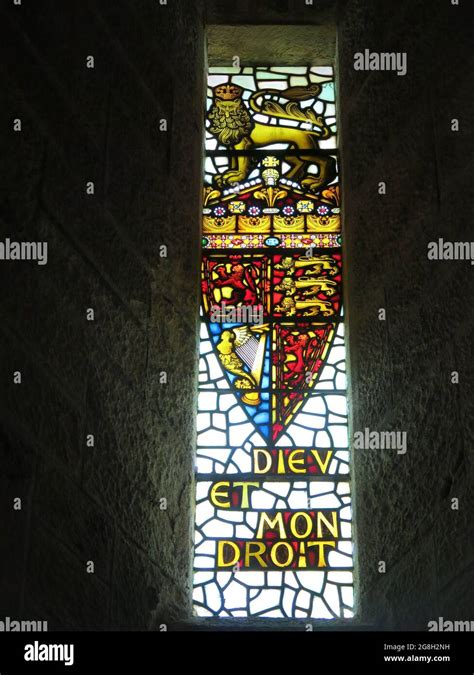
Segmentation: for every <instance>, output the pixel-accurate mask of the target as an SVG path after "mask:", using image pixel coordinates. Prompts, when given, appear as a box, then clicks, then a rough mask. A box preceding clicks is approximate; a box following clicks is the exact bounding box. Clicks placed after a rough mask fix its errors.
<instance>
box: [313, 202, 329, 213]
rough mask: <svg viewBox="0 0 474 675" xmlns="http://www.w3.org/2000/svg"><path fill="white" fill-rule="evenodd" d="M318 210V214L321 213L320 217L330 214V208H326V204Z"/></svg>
mask: <svg viewBox="0 0 474 675" xmlns="http://www.w3.org/2000/svg"><path fill="white" fill-rule="evenodd" d="M316 210H317V212H318V213H319V215H320V216H327V215H328V213H329V209H328V207H327V206H324V204H321V205H320V206H318V208H317V209H316Z"/></svg>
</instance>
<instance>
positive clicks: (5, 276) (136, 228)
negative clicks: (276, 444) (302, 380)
mask: <svg viewBox="0 0 474 675" xmlns="http://www.w3.org/2000/svg"><path fill="white" fill-rule="evenodd" d="M205 4H206V6H205V7H203V8H202V7H201V3H200V2H198V1H197V0H193V2H189V1H187V0H186V1H185V0H168V3H167V5H162V4H161V3H160V2H159V1H158V0H133V1H132V0H114V2H108V1H107V0H69V1H68V3H59V2H57V1H56V2H55V1H54V0H36V2H35V3H34V5H32V4H31V3H25V2H23V3H22V5H20V6H18V5H14V4H13V2H7V3H5V4H4V6H3V8H2V10H1V14H0V16H1V21H2V24H3V25H5V26H6V27H7V40H6V42H5V43H4V44H3V45H2V47H3V48H4V49H6V50H7V51H6V55H5V57H4V58H2V59H1V61H0V64H1V65H0V69H1V71H2V76H3V77H4V79H5V81H6V83H7V102H6V104H4V105H3V113H4V114H3V123H2V128H3V129H4V130H5V129H6V130H7V131H8V133H6V134H4V136H5V137H6V146H5V149H4V151H3V152H2V153H1V157H2V161H3V164H2V166H3V171H2V193H1V202H0V227H1V236H0V240H4V239H5V238H6V237H10V239H12V240H13V239H17V240H30V241H42V240H46V241H47V242H48V246H49V250H48V254H49V259H48V264H47V265H45V266H38V265H36V264H35V263H33V262H30V263H27V262H1V264H0V275H1V279H2V293H1V295H0V309H1V316H2V319H3V321H2V324H1V327H0V335H1V340H0V344H1V352H2V359H1V368H2V378H1V387H2V393H1V397H2V403H1V445H0V451H1V456H0V466H1V473H0V500H1V506H0V508H1V513H2V525H3V527H2V531H1V535H0V615H3V616H11V617H15V618H29V619H33V618H39V619H43V620H48V621H49V624H50V628H52V629H54V628H63V629H99V630H100V629H145V628H156V627H157V626H158V625H159V624H160V623H168V624H172V623H174V622H180V621H182V620H183V619H186V618H187V617H189V614H190V564H191V562H190V561H191V555H190V554H191V548H190V545H191V530H192V521H193V515H192V501H193V495H192V464H193V452H194V431H193V430H194V410H195V389H196V367H197V359H196V356H197V316H198V309H197V308H198V263H199V212H200V208H199V206H200V184H201V154H202V110H203V73H204V58H203V57H204V21H207V22H208V23H211V24H222V23H226V24H232V23H240V24H242V23H244V24H245V23H252V22H255V23H260V24H262V23H266V24H278V25H280V26H284V25H286V24H305V25H311V24H314V25H315V27H317V26H318V24H323V25H325V26H327V25H328V23H330V22H331V21H333V17H334V3H332V2H330V1H325V2H323V1H322V0H319V1H318V0H314V4H313V6H307V5H305V3H304V1H303V0H298V1H297V0H292V1H291V2H284V1H283V0H282V1H281V2H280V1H279V2H275V1H273V2H271V1H270V0H259V1H258V2H255V1H254V0H253V1H252V2H244V0H242V2H239V3H231V2H230V1H229V2H227V1H226V2H224V1H223V0H219V1H218V0H215V1H214V2H210V1H208V2H206V3H205ZM66 8H67V9H66ZM466 12H467V2H464V3H463V0H461V6H458V7H456V6H452V5H451V3H450V1H449V0H430V1H428V0H399V1H397V2H395V1H393V2H392V1H390V2H389V1H388V0H385V2H383V3H381V2H376V1H375V0H346V1H345V2H340V3H339V6H338V7H337V15H336V16H337V25H338V51H339V82H340V114H341V115H340V118H341V130H342V139H343V148H342V150H343V162H342V170H343V186H344V214H345V241H346V270H347V282H348V283H347V289H346V299H347V308H348V314H349V340H350V342H349V345H350V361H351V392H352V398H351V409H352V420H353V428H354V430H357V429H363V428H365V427H369V428H370V429H374V430H390V429H394V430H402V431H407V433H408V452H407V453H406V455H397V454H396V452H394V451H373V450H372V451H370V450H368V451H356V452H355V455H354V471H355V485H356V491H355V495H356V524H357V544H358V560H359V597H360V612H359V616H358V619H357V621H356V622H355V624H354V625H372V626H376V627H385V628H395V629H397V628H409V627H417V628H421V629H423V628H426V622H427V621H428V620H429V619H432V618H436V617H438V616H440V615H442V616H445V617H449V616H452V617H453V618H457V619H470V618H472V606H473V595H472V593H473V591H472V570H473V567H474V545H473V534H472V532H473V530H472V526H471V524H470V513H471V512H472V506H473V505H472V489H471V481H472V477H473V467H472V443H471V442H470V441H472V435H473V423H472V400H473V396H472V384H471V383H472V375H473V372H472V347H471V343H472V339H471V335H472V325H473V324H472V315H471V308H470V304H469V298H470V295H472V290H473V289H472V283H473V282H472V274H471V267H470V265H469V263H468V262H434V261H428V260H427V256H426V250H427V243H428V242H429V241H432V240H437V239H438V237H443V238H444V239H446V240H461V241H469V238H470V234H469V233H470V229H469V228H470V222H469V221H470V214H469V212H468V204H469V201H470V198H471V199H472V187H471V181H470V166H469V163H472V157H471V156H470V155H469V154H468V151H467V149H468V147H469V142H470V141H472V132H471V130H470V129H469V125H470V120H471V119H472V110H471V111H469V106H471V107H472V93H471V92H472V85H471V83H470V80H469V78H470V76H471V73H472V70H473V68H472V63H469V58H470V46H471V45H470V42H469V35H468V26H469V23H468V21H467V19H466ZM365 48H368V49H371V50H373V51H376V50H377V51H406V52H407V53H408V73H407V75H406V76H405V77H398V76H397V75H396V74H395V73H378V72H356V71H354V69H353V55H354V52H356V51H363V50H364V49H365ZM287 51H288V53H290V51H291V49H289V50H287ZM88 56H94V60H95V63H94V66H95V67H94V68H93V69H91V68H86V59H87V57H88ZM471 61H472V58H471ZM470 85H471V86H470ZM469 112H471V114H470V115H469ZM454 117H458V118H459V119H460V124H461V128H460V131H459V132H457V133H455V132H451V130H450V126H451V119H452V118H454ZM14 119H21V122H22V130H21V132H14V131H13V120H14ZM160 120H166V121H167V130H166V131H164V130H162V131H160ZM471 147H472V146H471ZM89 181H93V182H94V194H87V191H86V184H87V183H88V182H89ZM380 181H385V182H386V185H387V193H386V195H379V193H378V184H379V182H380ZM163 246H166V247H167V257H162V253H163V252H164V249H163V248H162V247H163ZM380 308H385V309H386V313H387V317H386V320H385V321H380V320H379V319H378V311H379V309H380ZM88 309H93V310H94V320H93V321H89V320H87V310H88ZM18 371H19V372H21V384H15V383H14V373H15V372H18ZM452 371H458V372H459V378H460V381H459V384H457V385H455V384H451V383H450V379H451V372H452ZM163 372H166V373H167V375H168V378H167V383H166V384H165V383H163V382H162V379H163V375H162V373H163ZM89 434H93V435H94V446H93V447H90V446H89V445H88V444H87V436H88V435H89ZM16 497H20V498H21V499H22V509H21V510H14V508H13V500H14V498H16ZM454 497H458V498H459V510H457V511H456V510H453V509H452V508H451V499H452V498H454ZM163 498H166V500H167V508H166V509H162V508H160V507H161V506H163V502H162V501H160V500H162V499H163ZM88 561H93V562H94V573H93V574H91V573H88V567H87V565H88ZM379 561H385V563H386V573H385V574H380V573H379V571H378V563H379ZM89 569H90V568H89Z"/></svg>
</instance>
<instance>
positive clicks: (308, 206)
mask: <svg viewBox="0 0 474 675" xmlns="http://www.w3.org/2000/svg"><path fill="white" fill-rule="evenodd" d="M296 208H297V209H298V211H299V212H300V213H311V211H312V210H313V209H314V205H313V202H312V201H310V200H309V199H300V200H299V201H298V202H297V203H296Z"/></svg>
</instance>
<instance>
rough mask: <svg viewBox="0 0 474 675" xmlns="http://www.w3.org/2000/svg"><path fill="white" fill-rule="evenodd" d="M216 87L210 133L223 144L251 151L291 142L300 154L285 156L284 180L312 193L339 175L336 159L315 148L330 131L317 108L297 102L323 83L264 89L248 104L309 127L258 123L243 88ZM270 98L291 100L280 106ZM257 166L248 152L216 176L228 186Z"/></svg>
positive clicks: (312, 94)
mask: <svg viewBox="0 0 474 675" xmlns="http://www.w3.org/2000/svg"><path fill="white" fill-rule="evenodd" d="M212 91H213V103H212V106H211V109H210V111H209V114H208V118H209V121H210V126H209V131H210V133H211V134H212V135H213V136H214V137H215V138H216V139H217V140H218V141H219V143H221V144H222V145H225V146H227V147H228V148H231V149H233V150H247V151H250V150H253V149H254V148H261V147H266V146H268V145H271V144H274V143H286V144H288V149H289V150H298V151H300V152H299V154H298V156H286V157H285V162H286V163H288V164H290V169H289V170H288V171H287V172H286V173H285V178H288V179H290V180H294V181H297V182H299V183H300V184H301V185H302V186H303V187H305V188H306V189H307V190H308V191H309V192H316V191H319V190H320V189H321V188H323V187H325V186H326V185H328V183H330V182H331V181H332V180H333V179H334V178H335V176H336V161H335V159H334V157H332V156H330V155H327V154H324V153H318V152H317V151H318V150H319V144H318V140H319V139H325V138H328V137H329V136H331V133H332V132H331V130H330V129H329V127H328V126H327V125H326V124H325V123H324V120H323V118H322V117H321V116H317V115H316V113H315V112H314V110H312V109H311V108H306V109H302V108H300V106H299V105H298V103H297V101H304V100H308V99H314V98H316V97H317V96H318V94H319V93H320V92H321V86H320V85H319V84H310V85H309V86H306V87H290V88H288V89H285V90H284V91H280V90H279V89H260V90H259V91H256V92H254V93H253V94H252V96H251V97H250V99H249V105H250V108H251V109H252V111H253V112H254V113H260V114H262V115H268V116H271V117H279V118H281V119H286V120H292V121H296V122H300V123H304V124H305V126H306V127H308V128H306V129H305V128H301V127H294V126H280V125H278V126H277V125H269V124H261V123H260V122H257V121H255V119H254V117H253V116H252V115H251V114H250V112H249V109H248V108H247V106H246V104H245V103H244V101H243V99H242V93H243V89H242V87H239V86H238V85H236V84H219V85H217V86H216V87H214V88H213V90H212ZM269 96H270V98H269ZM271 97H273V98H274V99H285V100H286V101H287V103H285V104H282V103H280V102H279V101H278V100H272V98H271ZM304 150H308V151H310V152H311V153H312V154H308V155H305V154H304V153H302V152H301V151H304ZM315 151H316V152H315ZM255 164H256V161H255V158H252V157H251V155H250V154H242V155H234V156H231V157H230V167H229V169H228V170H227V171H225V172H223V173H219V174H217V175H216V178H215V181H216V184H217V186H218V187H224V186H227V185H232V184H233V183H241V182H243V181H245V180H246V179H247V177H248V175H249V174H250V172H251V171H252V169H253V168H254V166H255ZM310 165H316V166H317V168H318V173H317V174H313V173H311V174H309V173H308V168H309V166H310Z"/></svg>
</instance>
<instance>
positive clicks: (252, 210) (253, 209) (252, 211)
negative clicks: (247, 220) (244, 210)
mask: <svg viewBox="0 0 474 675" xmlns="http://www.w3.org/2000/svg"><path fill="white" fill-rule="evenodd" d="M249 215H251V216H259V215H260V207H259V206H249Z"/></svg>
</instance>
